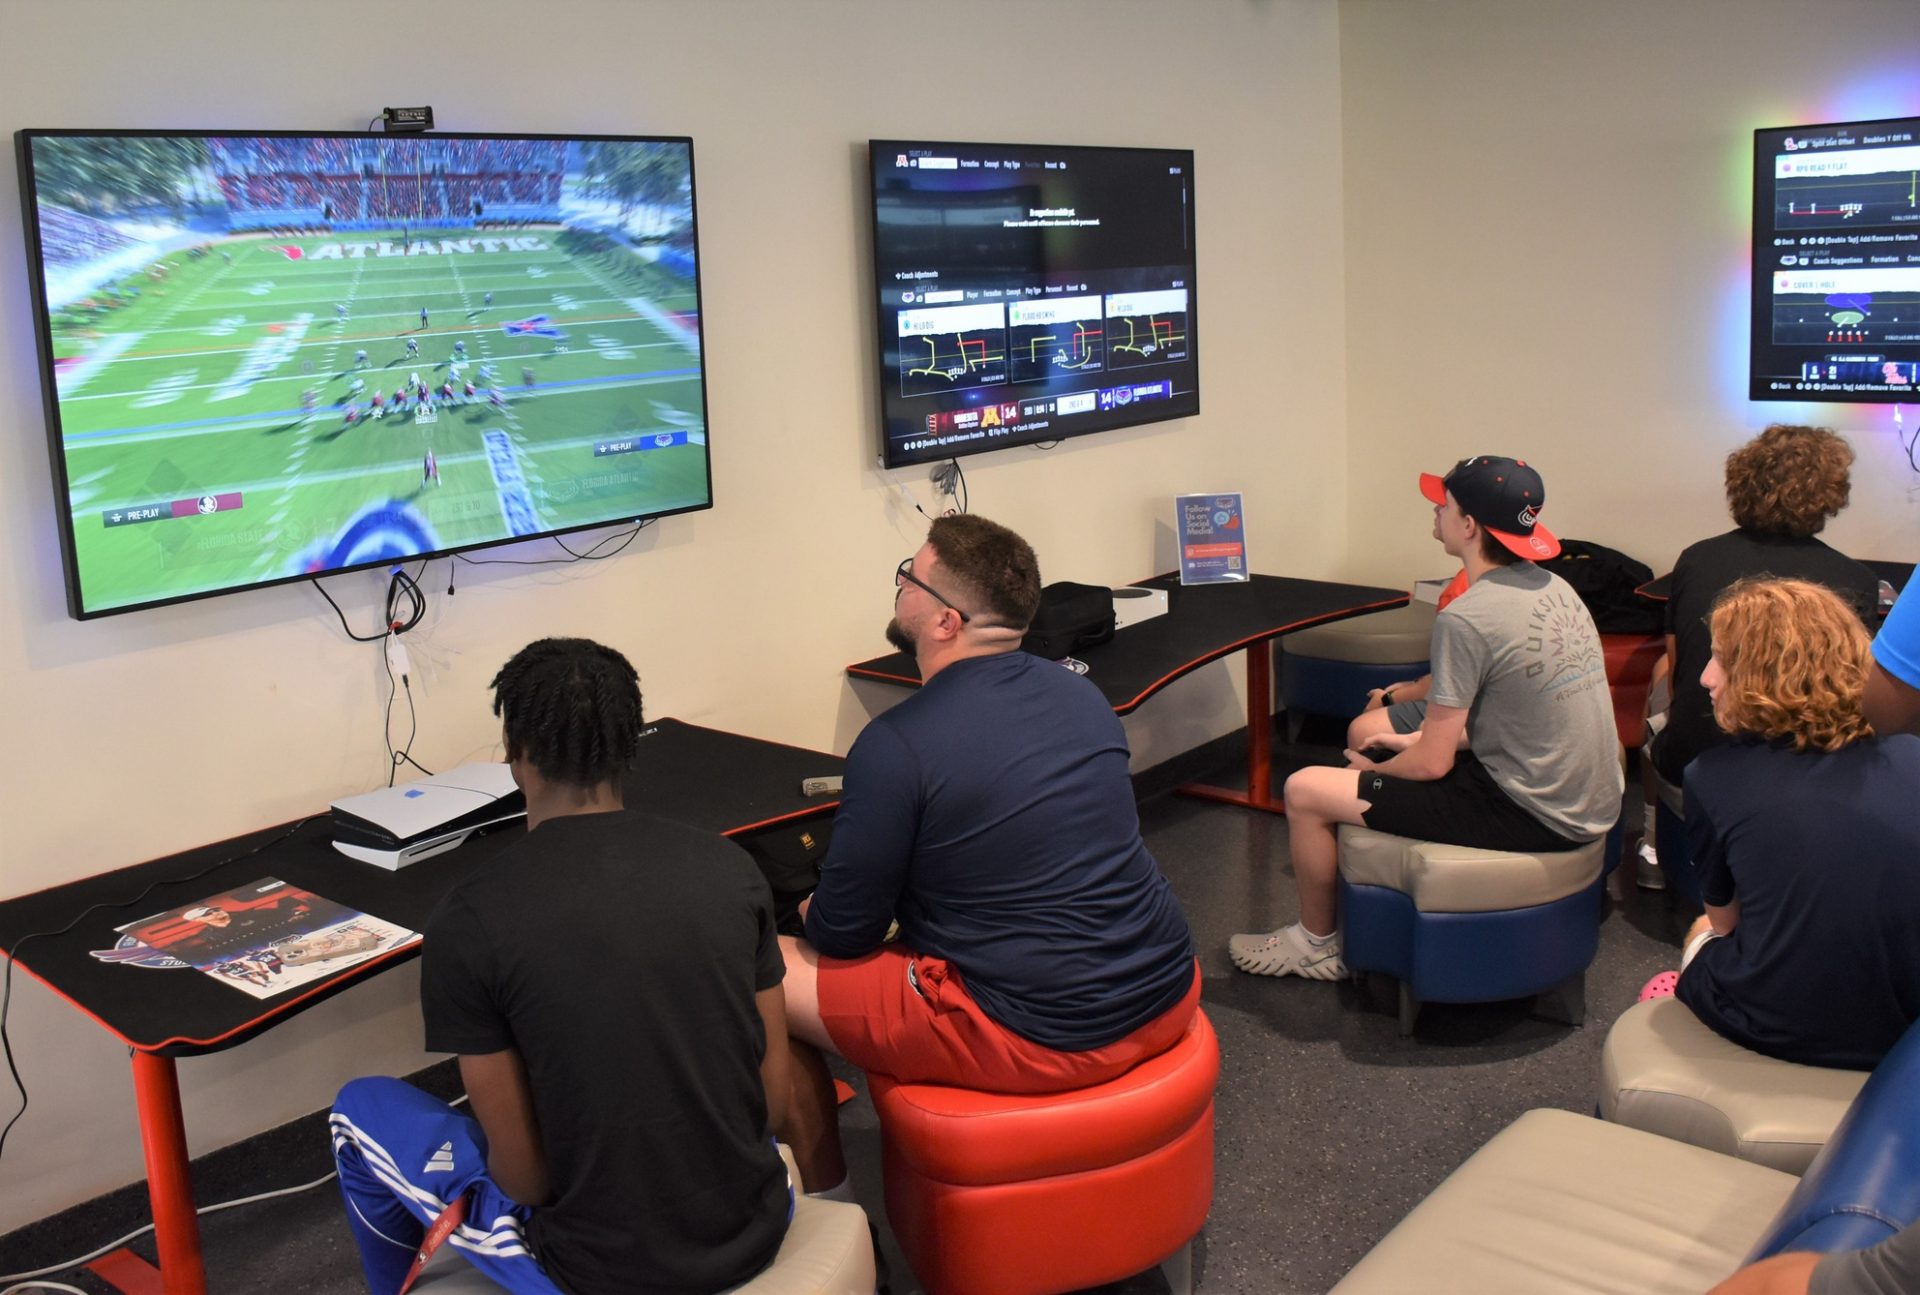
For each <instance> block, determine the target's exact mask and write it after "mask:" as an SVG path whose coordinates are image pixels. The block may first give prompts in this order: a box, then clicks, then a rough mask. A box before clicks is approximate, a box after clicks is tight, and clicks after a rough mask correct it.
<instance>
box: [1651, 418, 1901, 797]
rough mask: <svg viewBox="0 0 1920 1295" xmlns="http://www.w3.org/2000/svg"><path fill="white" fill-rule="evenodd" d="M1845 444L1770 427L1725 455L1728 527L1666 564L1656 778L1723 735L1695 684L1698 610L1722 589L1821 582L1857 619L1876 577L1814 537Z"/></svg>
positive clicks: (1833, 496) (1830, 509) (1828, 506)
mask: <svg viewBox="0 0 1920 1295" xmlns="http://www.w3.org/2000/svg"><path fill="white" fill-rule="evenodd" d="M1852 467H1853V447H1852V446H1850V445H1848V444H1847V442H1846V440H1845V439H1844V438H1842V437H1840V436H1838V435H1836V434H1835V433H1833V432H1831V431H1828V430H1827V429H1826V428H1824V427H1792V426H1787V425H1785V424H1780V423H1776V424H1774V425H1773V426H1772V427H1769V428H1767V430H1766V431H1764V432H1762V433H1760V435H1758V436H1756V437H1754V438H1753V439H1752V440H1751V441H1748V442H1747V443H1746V444H1745V445H1742V446H1741V447H1740V448H1739V449H1737V450H1735V451H1734V452H1733V453H1732V454H1729V455H1728V456H1727V511H1729V512H1730V513H1732V514H1733V520H1734V525H1735V527H1736V529H1734V530H1731V531H1728V532H1727V533H1726V534H1724V535H1716V536H1714V537H1713V538H1712V539H1707V540H1701V541H1700V542H1699V543H1697V544H1693V545H1690V546H1689V547H1688V548H1687V549H1686V550H1685V551H1684V552H1682V553H1681V554H1680V558H1679V560H1678V561H1677V562H1675V563H1674V567H1673V590H1672V593H1671V595H1670V596H1669V597H1668V599H1667V658H1668V664H1669V665H1670V666H1671V667H1672V670H1673V681H1674V682H1673V709H1672V711H1671V712H1670V718H1669V720H1668V722H1667V725H1666V727H1665V728H1664V729H1662V730H1661V732H1660V734H1659V735H1658V736H1657V737H1656V738H1655V740H1654V744H1653V758H1654V765H1655V767H1657V768H1658V769H1659V770H1660V776H1661V777H1663V778H1665V779H1666V780H1667V781H1668V782H1670V783H1672V784H1673V785H1675V786H1676V787H1678V786H1683V785H1684V783H1685V779H1686V768H1687V765H1688V764H1689V763H1691V762H1692V760H1693V758H1694V757H1695V756H1697V755H1699V754H1700V753H1701V752H1702V751H1705V750H1707V749H1708V748H1709V747H1714V746H1718V745H1720V743H1721V742H1722V741H1724V740H1725V739H1724V737H1723V736H1722V734H1721V731H1720V729H1719V727H1718V726H1717V725H1716V724H1715V723H1714V712H1713V705H1712V703H1711V701H1709V699H1708V697H1707V691H1706V689H1705V688H1704V687H1702V686H1701V683H1700V673H1701V671H1703V670H1705V669H1706V668H1707V656H1708V653H1709V651H1710V646H1709V643H1708V636H1707V613H1708V612H1709V611H1710V610H1711V609H1712V607H1713V605H1714V600H1715V599H1717V598H1719V596H1720V594H1721V591H1723V590H1724V589H1726V588H1727V587H1728V586H1729V585H1731V584H1733V583H1734V582H1735V581H1737V580H1742V579H1745V578H1747V577H1750V576H1780V577H1784V578H1791V579H1798V580H1811V581H1813V582H1814V583H1815V584H1821V585H1825V586H1826V587H1827V588H1829V589H1831V590H1833V591H1834V592H1835V593H1837V594H1839V595H1840V596H1841V597H1842V598H1844V599H1845V600H1846V601H1847V602H1848V603H1849V604H1851V605H1852V606H1853V608H1854V610H1855V611H1856V612H1858V613H1859V616H1860V620H1861V624H1862V625H1866V624H1867V623H1868V622H1869V620H1870V618H1872V617H1873V616H1874V614H1875V612H1876V608H1877V604H1878V601H1879V591H1880V581H1879V578H1878V577H1877V576H1875V575H1874V574H1873V572H1872V571H1871V570H1870V569H1868V568H1867V567H1866V566H1864V565H1863V564H1861V563H1859V562H1856V561H1854V560H1853V559H1852V558H1849V557H1847V556H1845V555H1844V554H1842V553H1840V552H1838V551H1837V550H1835V549H1833V548H1832V547H1830V546H1828V545H1827V544H1825V543H1823V542H1822V541H1821V540H1819V539H1818V538H1816V537H1817V536H1818V535H1819V533H1820V531H1821V530H1822V529H1824V528H1825V526H1826V524H1827V521H1828V520H1829V519H1830V518H1832V517H1835V516H1837V515H1838V514H1839V512H1840V510H1841V509H1843V508H1845V507H1846V506H1847V499H1848V496H1849V494H1850V493H1851V491H1852V481H1851V470H1852Z"/></svg>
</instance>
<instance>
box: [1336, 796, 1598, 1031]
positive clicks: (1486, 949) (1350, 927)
mask: <svg viewBox="0 0 1920 1295" xmlns="http://www.w3.org/2000/svg"><path fill="white" fill-rule="evenodd" d="M1606 846H1607V843H1606V839H1605V838H1602V839H1600V840H1597V841H1592V842H1589V843H1588V844H1586V845H1583V846H1581V847H1580V848H1579V849H1577V850H1567V851H1556V852H1551V853H1544V852H1543V853H1537V854H1528V853H1522V852H1518V851H1510V850H1476V849H1472V848H1469V847H1467V846H1462V845H1444V844H1441V843H1439V842H1436V841H1415V840H1412V839H1410V838H1408V837H1403V836H1392V835H1390V834H1388V833H1386V832H1375V831H1373V830H1372V829H1370V828H1364V827H1352V826H1343V827H1341V828H1340V927H1341V932H1342V934H1341V956H1342V957H1343V958H1344V959H1345V961H1346V964H1347V966H1348V968H1349V969H1351V970H1352V971H1353V972H1354V973H1355V974H1356V975H1364V974H1366V973H1378V974H1383V975H1388V976H1392V977H1395V978H1396V979H1397V980H1398V981H1399V982H1400V986H1399V987H1400V1029H1401V1033H1403V1034H1407V1033H1411V1032H1412V1030H1413V1023H1414V1018H1415V1016H1416V1015H1417V1014H1418V1013H1419V1010H1420V1004H1421V1003H1423V1002H1435V1003H1492V1002H1499V1001H1502V1000H1505V999H1509V998H1524V997H1526V996H1527V995H1529V994H1541V993H1545V992H1547V991H1549V990H1552V991H1555V993H1556V995H1557V997H1558V999H1559V1002H1558V1003H1557V1004H1555V1005H1554V1007H1555V1008H1556V1009H1557V1010H1556V1012H1555V1014H1556V1015H1558V1016H1560V1017H1561V1018H1562V1019H1564V1020H1566V1021H1567V1022H1568V1023H1569V1024H1573V1025H1578V1024H1580V1023H1581V1021H1582V1020H1583V1019H1584V1017H1585V1015H1586V999H1585V984H1586V971H1587V966H1588V964H1590V963H1591V962H1592V961H1593V955H1594V953H1595V952H1596V951H1597V950H1598V949H1599V947H1600V908H1601V886H1602V882H1601V870H1602V867H1603V865H1604V863H1605V860H1606Z"/></svg>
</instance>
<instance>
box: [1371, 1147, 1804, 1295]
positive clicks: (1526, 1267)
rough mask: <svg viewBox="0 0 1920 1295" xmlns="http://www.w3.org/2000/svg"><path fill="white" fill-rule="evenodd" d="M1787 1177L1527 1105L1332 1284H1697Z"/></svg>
mask: <svg viewBox="0 0 1920 1295" xmlns="http://www.w3.org/2000/svg"><path fill="white" fill-rule="evenodd" d="M1799 1181H1800V1180H1799V1179H1797V1178H1795V1177H1794V1176H1793V1175H1792V1174H1783V1173H1781V1172H1780V1171H1779V1170H1777V1169H1768V1168H1766V1167H1765V1166H1764V1165H1754V1164H1749V1163H1747V1162H1746V1161H1744V1160H1735V1159H1734V1158H1733V1157H1731V1156H1723V1155H1718V1154H1716V1153H1714V1152H1712V1151H1703V1150H1701V1149H1700V1148H1699V1147H1692V1146H1688V1145H1687V1144H1686V1143H1684V1142H1674V1141H1671V1140H1670V1139H1667V1138H1660V1137H1655V1136H1654V1135H1652V1134H1649V1133H1642V1132H1640V1131H1639V1130H1637V1129H1628V1128H1622V1127H1621V1126H1619V1125H1617V1124H1608V1123H1606V1122H1604V1121H1602V1120H1596V1119H1593V1118H1592V1117H1590V1116H1585V1115H1574V1114H1572V1113H1571V1112H1568V1111H1528V1112H1527V1113H1526V1114H1525V1115H1522V1116H1521V1117H1520V1118H1519V1119H1518V1120H1515V1121H1514V1122H1513V1123H1512V1124H1510V1125H1508V1126H1507V1127H1506V1128H1505V1129H1503V1130H1502V1131H1501V1132H1500V1133H1498V1134H1497V1135H1495V1136H1494V1138H1493V1140H1492V1141H1491V1142H1488V1143H1487V1145H1486V1146H1484V1147H1482V1148H1480V1150H1479V1151H1477V1152H1475V1153H1474V1155H1473V1157H1472V1158H1471V1159H1469V1160H1468V1161H1467V1163H1466V1164H1464V1165H1462V1166H1461V1167H1460V1168H1459V1169H1457V1170H1455V1171H1454V1173H1453V1175H1452V1176H1451V1177H1449V1178H1448V1179H1447V1180H1446V1181H1445V1182H1443V1183H1442V1184H1440V1186H1439V1187H1438V1188H1437V1189H1436V1190H1435V1191H1434V1192H1433V1194H1432V1195H1430V1196H1428V1197H1427V1198H1426V1200H1424V1201H1422V1202H1421V1203H1420V1204H1419V1205H1418V1206H1416V1207H1415V1208H1414V1210H1413V1212H1412V1213H1411V1214H1409V1215H1407V1217H1406V1218H1405V1219H1403V1220H1402V1221H1401V1222H1400V1225H1399V1226H1398V1227H1396V1228H1394V1229H1393V1231H1392V1232H1390V1233H1388V1234H1387V1236H1386V1238H1385V1239H1384V1240H1382V1241H1381V1242H1380V1244H1379V1245H1377V1246H1375V1247H1374V1248H1373V1250H1372V1251H1371V1252H1369V1253H1368V1254H1367V1256H1366V1257H1365V1258H1364V1259H1362V1260H1361V1261H1360V1263H1359V1264H1358V1265H1357V1266H1356V1267H1355V1268H1354V1270H1353V1271H1352V1272H1350V1273H1348V1274H1347V1276H1346V1277H1345V1279H1344V1280H1342V1281H1341V1282H1340V1284H1339V1285H1338V1286H1336V1287H1334V1290H1335V1292H1336V1293H1337V1295H1408V1293H1409V1292H1413V1291H1418V1292H1421V1295H1455V1293H1458V1295H1553V1293H1554V1292H1562V1291H1567V1292H1572V1291H1580V1292H1620V1293H1621V1295H1658V1293H1663V1292H1673V1293H1674V1295H1679V1292H1686V1293H1687V1295H1700V1292H1701V1291H1704V1290H1706V1289H1708V1288H1709V1287H1711V1286H1713V1285H1714V1284H1715V1283H1716V1282H1719V1281H1721V1280H1722V1279H1724V1278H1725V1277H1726V1276H1728V1274H1730V1273H1732V1272H1733V1271H1734V1270H1735V1269H1736V1268H1738V1267H1739V1266H1740V1261H1741V1260H1742V1259H1743V1258H1744V1257H1745V1256H1746V1253H1747V1251H1748V1250H1749V1249H1750V1248H1751V1247H1752V1246H1753V1245H1754V1244H1755V1243H1756V1242H1757V1241H1759V1240H1760V1237H1761V1235H1762V1234H1763V1233H1764V1232H1765V1231H1766V1229H1767V1228H1768V1226H1769V1225H1770V1224H1771V1223H1772V1221H1773V1218H1774V1215H1775V1214H1776V1213H1778V1211H1779V1209H1780V1207H1781V1206H1782V1205H1783V1204H1785V1203H1786V1200H1787V1197H1788V1196H1789V1195H1790V1194H1791V1193H1792V1191H1793V1189H1794V1188H1795V1187H1796V1186H1798V1185H1799Z"/></svg>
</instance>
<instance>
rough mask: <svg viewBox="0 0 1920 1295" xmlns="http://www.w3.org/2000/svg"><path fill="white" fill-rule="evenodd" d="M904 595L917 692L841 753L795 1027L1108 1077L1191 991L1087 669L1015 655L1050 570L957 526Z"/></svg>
mask: <svg viewBox="0 0 1920 1295" xmlns="http://www.w3.org/2000/svg"><path fill="white" fill-rule="evenodd" d="M894 584H895V586H896V592H895V595H894V618H893V621H892V623H891V624H889V625H888V627H887V637H888V638H889V639H890V640H892V641H893V642H894V644H895V646H897V647H899V648H900V649H901V650H902V651H906V652H911V653H912V654H913V656H914V658H915V660H916V662H917V663H918V665H919V668H920V677H921V680H922V684H923V686H922V687H921V689H920V691H919V692H917V693H915V694H914V695H913V696H912V697H910V698H908V699H907V700H906V701H904V702H902V703H900V704H899V705H898V706H896V707H894V708H893V709H892V710H890V711H888V712H886V713H885V714H883V715H881V716H879V717H878V718H876V719H875V720H873V721H872V722H871V723H870V724H868V725H867V727H866V729H865V730H864V731H863V732H862V733H861V734H860V736H859V738H858V739H856V740H855V742H854V744H853V749H852V750H851V751H850V752H849V753H848V755H847V767H846V791H845V794H844V796H843V798H842V800H841V804H840V811H839V814H838V815H837V817H836V818H835V819H834V829H833V842H832V844H831V846H830V847H829V848H828V852H827V859H826V862H825V864H824V865H823V866H822V868H821V875H820V886H819V889H818V890H816V891H815V892H814V895H813V898H812V900H811V901H810V902H809V904H808V906H807V908H806V939H805V940H804V941H798V940H792V939H789V938H784V937H783V939H782V941H781V944H782V950H783V952H784V953H785V954H786V955H787V967H788V971H787V986H786V987H787V1002H788V1027H789V1029H790V1030H791V1031H792V1032H793V1034H794V1036H795V1038H796V1039H797V1040H798V1041H799V1042H800V1043H802V1044H811V1045H813V1047H814V1048H823V1049H829V1050H831V1051H833V1052H836V1053H838V1054H839V1055H841V1056H843V1057H845V1058H847V1059H848V1060H849V1061H851V1062H853V1063H854V1064H855V1065H858V1066H860V1067H861V1068H862V1069H865V1070H874V1071H880V1072H882V1073H885V1074H889V1075H892V1076H894V1077H895V1078H897V1079H902V1080H908V1081H927V1082H944V1083H954V1084H961V1085H965V1086H967V1087H971V1088H981V1089H988V1090H992V1091H998V1092H1051V1091H1059V1090H1063V1089H1069V1088H1079V1087H1084V1086H1086V1085H1089V1084H1096V1083H1101V1082H1104V1081H1105V1080H1108V1079H1111V1078H1113V1077H1114V1076H1116V1075H1119V1074H1121V1073H1123V1072H1124V1071H1126V1070H1128V1069H1130V1068H1131V1067H1133V1066H1134V1065H1136V1064H1138V1063H1139V1062H1141V1061H1144V1060H1146V1059H1147V1058H1148V1057H1152V1056H1155V1055H1157V1054H1158V1053H1160V1052H1163V1051H1165V1050H1166V1049H1167V1048H1169V1047H1171V1046H1172V1045H1173V1044H1174V1043H1175V1042H1176V1041H1177V1040H1178V1039H1179V1038H1180V1036H1181V1035H1182V1034H1183V1033H1185V1031H1186V1027H1187V1023H1188V1022H1189V1021H1190V1020H1191V1019H1192V1016H1193V1012H1194V1009H1195V1007H1196V1005H1197V1004H1198V1002H1199V978H1198V974H1197V969H1196V967H1195V964H1194V959H1193V941H1192V938H1191V936H1190V935H1189V933H1188V930H1187V922H1186V918H1185V917H1184V916H1183V915H1182V914H1181V912H1180V906H1179V904H1178V902H1177V901H1176V900H1175V899H1174V897H1173V892H1172V891H1171V889H1170V888H1169V887H1168V886H1167V883H1166V879H1165V878H1164V877H1162V876H1161V875H1160V871H1159V868H1158V867H1157V866H1156V865H1155V863H1154V861H1153V857H1152V855H1150V854H1148V853H1147V849H1146V846H1145V844H1144V843H1143V842H1142V841H1141V839H1140V825H1139V819H1138V816H1137V814H1136V812H1135V808H1134V801H1133V787H1132V783H1131V782H1130V781H1129V779H1128V776H1127V743H1126V735H1125V733H1124V732H1123V730H1122V729H1121V726H1120V721H1119V719H1118V718H1117V717H1116V716H1115V715H1114V713H1113V711H1112V709H1111V708H1110V707H1109V706H1108V705H1107V703H1106V700H1105V699H1104V698H1103V697H1102V696H1101V695H1100V692H1099V690H1098V689H1097V688H1095V687H1094V686H1093V685H1092V684H1090V683H1088V682H1087V681H1086V680H1085V679H1082V678H1080V677H1079V676H1078V675H1076V674H1074V673H1073V672H1071V671H1069V670H1066V669H1063V668H1061V667H1060V666H1059V665H1057V664H1055V663H1054V662H1051V661H1047V660H1043V659H1041V658H1039V657H1036V656H1032V655H1030V654H1028V653H1025V652H1021V651H1020V650H1019V647H1020V639H1021V636H1022V635H1023V634H1024V633H1025V631H1026V628H1027V626H1028V625H1029V624H1030V623H1031V622H1032V620H1033V616H1034V612H1035V610H1036V609H1037V608H1038V606H1039V602H1040V572H1039V563H1038V561H1037V560H1036V559H1035V557H1034V554H1033V550H1032V548H1031V547H1029V546H1028V545H1027V543H1026V541H1024V540H1022V539H1021V538H1020V537H1019V536H1017V535H1015V534H1014V533H1013V532H1012V531H1010V530H1007V529H1006V528H1005V527H1003V526H998V525H996V524H994V523H993V522H990V521H987V520H986V519H984V518H980V517H972V516H959V517H942V518H940V519H938V520H937V521H935V522H934V524H933V527H932V530H931V531H930V532H929V534H928V537H927V542H926V544H924V545H922V546H921V548H920V551H919V552H918V553H916V554H914V555H913V557H911V558H909V559H908V560H907V561H905V562H903V563H901V564H900V566H899V568H898V569H897V570H896V572H895V575H894ZM895 921H898V923H899V939H898V940H897V942H893V943H885V942H884V941H885V939H886V935H887V932H888V928H889V927H890V926H891V925H892V923H893V922H895ZM795 1052H796V1060H797V1061H799V1063H800V1064H799V1065H797V1066H796V1067H795V1068H794V1069H795V1071H796V1072H797V1073H796V1075H795V1093H794V1101H793V1102H791V1103H789V1110H790V1113H791V1118H790V1121H789V1125H790V1126H789V1127H788V1128H787V1129H786V1130H785V1132H786V1135H787V1136H786V1140H787V1141H788V1142H789V1144H790V1145H792V1146H793V1148H794V1152H795V1155H796V1158H797V1159H798V1160H799V1162H800V1169H801V1177H802V1178H803V1179H804V1180H805V1185H806V1187H807V1188H808V1189H809V1190H812V1191H815V1192H821V1191H827V1192H828V1194H840V1192H843V1191H844V1181H845V1177H846V1167H845V1163H844V1161H843V1160H842V1158H841V1154H840V1146H839V1136H838V1129H837V1125H836V1114H835V1106H834V1099H833V1085H832V1080H831V1078H830V1076H829V1075H828V1073H827V1070H826V1066H825V1063H824V1061H822V1060H821V1058H820V1057H819V1055H818V1054H817V1053H815V1052H813V1051H812V1049H809V1048H807V1047H804V1046H803V1047H797V1048H796V1049H795Z"/></svg>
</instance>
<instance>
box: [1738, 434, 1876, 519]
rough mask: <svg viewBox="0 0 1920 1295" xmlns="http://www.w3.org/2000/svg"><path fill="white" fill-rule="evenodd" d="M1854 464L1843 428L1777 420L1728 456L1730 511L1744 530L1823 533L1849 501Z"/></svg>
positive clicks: (1851, 448) (1851, 450) (1851, 451)
mask: <svg viewBox="0 0 1920 1295" xmlns="http://www.w3.org/2000/svg"><path fill="white" fill-rule="evenodd" d="M1852 467H1853V447H1852V446H1851V445H1848V444H1847V442H1846V441H1845V440H1844V439H1843V438H1842V437H1841V436H1840V435H1839V434H1838V433H1836V432H1833V431H1831V430H1829V429H1827V428H1825V427H1800V426H1795V425H1793V424H1789V423H1775V424H1774V425H1773V426H1771V427H1769V428H1767V430H1766V431H1764V432H1762V433H1760V435H1758V436H1756V437H1754V438H1753V439H1752V440H1750V441H1748V442H1747V443H1746V444H1745V445H1742V446H1741V447H1740V448H1739V449H1737V450H1735V451H1734V452H1733V453H1731V454H1729V455H1728V456H1727V511H1728V512H1730V513H1732V514H1733V520H1734V522H1735V523H1736V524H1737V525H1738V526H1739V527H1740V529H1741V530H1746V531H1765V532H1768V533H1771V534H1777V535H1791V536H1794V537H1796V538H1805V537H1806V536H1809V535H1817V534H1819V533H1820V531H1821V529H1822V528H1823V527H1825V526H1826V524H1827V519H1828V518H1829V517H1832V516H1834V515H1835V514H1837V513H1838V512H1839V511H1840V510H1841V509H1842V508H1845V507H1846V506H1847V500H1848V498H1849V497H1850V496H1851V495H1852V491H1853V483H1852V476H1851V472H1850V469H1851V468H1852Z"/></svg>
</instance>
